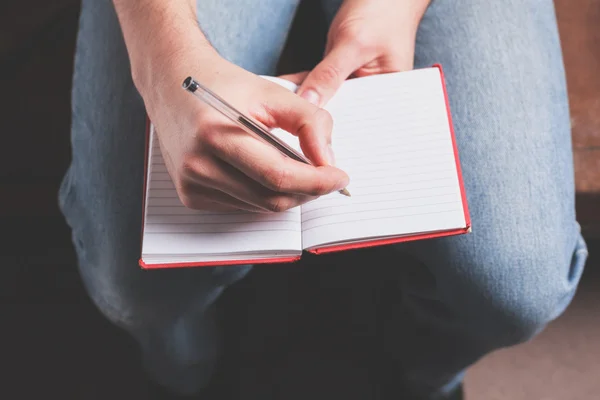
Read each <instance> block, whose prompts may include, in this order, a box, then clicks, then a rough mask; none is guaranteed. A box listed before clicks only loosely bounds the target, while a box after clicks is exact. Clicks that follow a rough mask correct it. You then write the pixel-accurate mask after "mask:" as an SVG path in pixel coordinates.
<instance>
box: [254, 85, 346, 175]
mask: <svg viewBox="0 0 600 400" xmlns="http://www.w3.org/2000/svg"><path fill="white" fill-rule="evenodd" d="M263 98H264V99H265V100H264V102H263V107H264V108H265V111H266V112H267V114H268V115H269V119H270V120H272V122H273V123H272V124H270V125H271V126H277V127H279V128H281V129H283V130H285V131H287V132H289V133H291V134H292V135H294V136H297V137H298V139H299V141H300V147H301V148H302V152H303V153H304V154H305V155H306V156H307V157H308V158H309V159H310V160H311V161H312V162H313V163H314V164H315V165H317V166H322V165H335V157H334V156H333V150H332V148H331V131H332V128H333V120H332V119H331V115H330V114H329V113H328V112H327V111H325V110H323V109H321V108H319V107H317V106H315V105H314V104H311V103H309V102H307V101H306V100H304V99H303V98H301V97H299V96H297V95H296V94H294V93H292V92H290V91H287V90H281V91H277V94H275V93H273V92H271V93H270V94H269V95H267V96H264V97H263Z"/></svg>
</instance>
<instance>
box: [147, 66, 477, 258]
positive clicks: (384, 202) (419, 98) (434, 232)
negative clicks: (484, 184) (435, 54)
mask: <svg viewBox="0 0 600 400" xmlns="http://www.w3.org/2000/svg"><path fill="white" fill-rule="evenodd" d="M269 79H272V80H274V81H276V82H279V83H281V84H282V85H284V86H287V87H288V88H289V89H290V90H294V89H295V86H294V85H293V84H291V83H290V82H287V81H282V80H280V79H277V78H269ZM325 108H326V109H327V110H328V111H329V112H330V113H331V115H332V117H333V120H334V128H333V146H334V151H335V154H336V163H337V166H338V167H339V168H341V169H342V170H344V171H346V173H348V175H349V177H350V184H349V185H348V186H347V188H348V190H349V191H350V193H351V194H352V197H346V196H342V195H340V194H339V193H337V192H334V193H332V194H330V195H327V196H323V197H321V198H319V199H317V200H314V201H312V202H310V203H308V204H305V205H303V206H301V207H296V208H294V209H291V210H289V211H286V212H281V213H272V214H255V213H250V212H230V213H223V212H207V211H196V210H191V209H188V208H186V207H185V206H183V204H182V203H181V202H180V200H179V198H178V197H177V193H176V191H175V188H174V186H173V183H172V181H171V179H170V177H169V174H168V173H167V170H166V168H165V166H164V163H163V159H162V156H161V154H160V148H159V145H158V143H157V140H158V138H157V136H155V134H154V130H153V127H152V125H151V124H149V132H148V139H149V140H148V149H147V150H148V154H147V156H148V157H147V160H148V165H147V172H146V183H145V191H146V196H145V201H144V224H143V237H142V254H141V259H140V265H141V266H142V267H143V268H164V267H184V266H202V265H233V264H248V263H252V264H257V263H273V262H284V261H293V260H297V259H299V258H300V256H301V254H302V252H303V251H310V252H313V253H317V254H319V253H326V252H332V251H340V250H345V249H352V248H359V247H368V246H375V245H383V244H390V243H395V242H401V241H407V240H417V239H425V238H432V237H439V236H447V235H453V234H460V233H466V232H468V231H470V221H469V213H468V210H467V204H466V197H465V193H464V189H463V185H462V179H461V173H460V164H459V160H458V155H457V151H456V144H455V138H454V133H453V130H452V121H451V118H450V111H449V107H448V100H447V96H446V90H445V84H444V76H443V73H442V69H441V67H440V66H434V67H431V68H424V69H418V70H413V71H407V72H400V73H391V74H385V75H377V76H371V77H364V78H356V79H351V80H348V81H346V82H345V83H344V84H343V86H342V87H341V88H340V89H339V91H338V92H337V93H336V95H335V96H334V98H333V99H332V100H330V102H329V103H328V104H327V106H326V107H325ZM276 132H277V134H278V135H279V136H280V137H281V138H282V139H283V140H285V141H286V142H288V143H291V144H293V145H294V146H296V148H298V149H299V145H298V142H297V140H296V138H295V137H293V136H292V135H290V134H289V133H287V132H283V131H280V130H278V131H276Z"/></svg>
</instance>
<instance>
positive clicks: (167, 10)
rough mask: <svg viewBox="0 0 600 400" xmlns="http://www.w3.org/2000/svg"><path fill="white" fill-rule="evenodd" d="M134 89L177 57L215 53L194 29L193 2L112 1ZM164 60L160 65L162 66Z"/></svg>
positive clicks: (140, 87) (197, 30)
mask: <svg viewBox="0 0 600 400" xmlns="http://www.w3.org/2000/svg"><path fill="white" fill-rule="evenodd" d="M113 3H114V5H115V9H116V12H117V15H118V18H119V23H120V25H121V30H122V31H123V37H124V40H125V44H126V46H127V52H128V54H129V59H130V63H131V72H132V75H133V80H134V83H135V84H136V86H137V87H138V89H140V90H143V89H144V88H145V87H146V86H148V85H151V82H149V81H150V77H151V76H153V75H155V74H156V72H157V69H163V68H166V67H167V66H168V65H172V64H173V63H174V62H176V60H177V58H178V57H179V54H182V53H184V52H186V51H193V52H195V54H197V55H198V56H199V57H202V56H203V54H205V55H206V56H207V57H208V56H212V55H214V54H215V50H214V49H213V48H212V47H211V46H210V44H209V43H208V40H207V39H206V38H205V37H204V35H203V34H202V31H201V30H200V29H199V27H198V23H197V19H196V1H195V0H172V1H164V0H113ZM163 61H164V63H163Z"/></svg>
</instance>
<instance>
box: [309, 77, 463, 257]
mask: <svg viewBox="0 0 600 400" xmlns="http://www.w3.org/2000/svg"><path fill="white" fill-rule="evenodd" d="M326 109H327V110H328V111H329V112H330V113H331V115H332V117H333V120H334V128H333V148H334V151H335V154H336V160H337V166H338V167H339V168H341V169H342V170H344V171H346V172H347V173H348V175H349V177H350V184H349V186H348V190H349V191H350V193H351V194H352V197H350V198H348V197H345V196H342V195H340V194H338V193H333V194H330V195H327V196H324V197H321V198H319V199H317V200H315V201H313V202H310V203H309V204H305V205H303V206H302V230H303V235H302V239H303V246H304V248H305V249H310V248H313V247H321V245H323V244H335V243H337V244H340V243H345V242H352V241H362V240H375V239H379V238H385V237H391V236H403V235H411V234H415V233H425V232H434V231H443V230H452V229H458V228H465V227H466V221H465V215H464V211H463V204H462V197H461V190H460V185H459V179H458V173H457V168H456V160H455V155H454V149H453V144H452V137H451V131H450V123H449V121H448V112H447V107H446V101H445V96H444V91H443V86H442V80H441V74H440V71H439V69H437V68H426V69H420V70H414V71H408V72H401V73H394V74H386V75H378V76H372V77H365V78H358V79H352V80H348V81H346V82H345V83H344V84H343V86H342V87H341V88H340V90H339V91H338V92H337V94H336V95H335V97H334V98H333V99H332V100H331V101H330V102H329V103H328V105H327V106H326Z"/></svg>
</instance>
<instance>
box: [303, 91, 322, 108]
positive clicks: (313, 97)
mask: <svg viewBox="0 0 600 400" xmlns="http://www.w3.org/2000/svg"><path fill="white" fill-rule="evenodd" d="M300 97H302V98H303V99H304V100H306V101H308V102H309V103H312V104H314V105H315V106H318V105H319V94H318V93H317V92H315V91H314V90H307V91H306V92H304V93H302V94H301V95H300Z"/></svg>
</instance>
